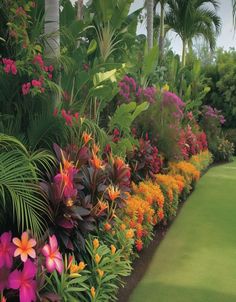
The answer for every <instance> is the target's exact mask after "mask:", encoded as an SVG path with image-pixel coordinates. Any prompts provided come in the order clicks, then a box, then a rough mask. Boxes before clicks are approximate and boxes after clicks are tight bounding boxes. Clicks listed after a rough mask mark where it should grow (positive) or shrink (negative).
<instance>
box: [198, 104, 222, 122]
mask: <svg viewBox="0 0 236 302" xmlns="http://www.w3.org/2000/svg"><path fill="white" fill-rule="evenodd" d="M203 113H204V115H205V117H206V118H214V119H216V120H218V121H219V122H220V124H221V125H223V124H224V123H225V122H226V120H225V118H224V116H223V114H221V110H218V109H216V108H213V107H211V106H207V105H205V106H203Z"/></svg>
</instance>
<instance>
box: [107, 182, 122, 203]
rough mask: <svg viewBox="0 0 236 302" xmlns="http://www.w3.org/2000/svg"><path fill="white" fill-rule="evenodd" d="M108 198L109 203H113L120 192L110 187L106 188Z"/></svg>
mask: <svg viewBox="0 0 236 302" xmlns="http://www.w3.org/2000/svg"><path fill="white" fill-rule="evenodd" d="M107 192H108V196H109V198H110V200H111V201H114V200H115V199H116V198H118V197H119V196H120V190H119V189H118V188H115V187H114V186H112V185H110V186H109V187H108V188H107Z"/></svg>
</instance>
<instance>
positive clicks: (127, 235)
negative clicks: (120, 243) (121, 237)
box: [125, 229, 134, 239]
mask: <svg viewBox="0 0 236 302" xmlns="http://www.w3.org/2000/svg"><path fill="white" fill-rule="evenodd" d="M125 237H126V238H127V239H132V238H133V237H134V231H133V230H132V229H129V230H128V231H127V232H126V235H125Z"/></svg>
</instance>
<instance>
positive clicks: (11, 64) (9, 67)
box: [2, 59, 17, 75]
mask: <svg viewBox="0 0 236 302" xmlns="http://www.w3.org/2000/svg"><path fill="white" fill-rule="evenodd" d="M2 62H3V64H4V65H5V67H4V71H5V72H6V73H10V72H11V73H12V74H13V75H16V74H17V68H16V62H15V61H13V60H11V59H2Z"/></svg>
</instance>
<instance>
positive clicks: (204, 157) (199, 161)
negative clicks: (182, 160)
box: [190, 150, 213, 171]
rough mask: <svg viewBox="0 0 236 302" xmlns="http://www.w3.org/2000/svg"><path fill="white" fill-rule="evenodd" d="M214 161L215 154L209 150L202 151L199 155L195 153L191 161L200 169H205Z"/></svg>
mask: <svg viewBox="0 0 236 302" xmlns="http://www.w3.org/2000/svg"><path fill="white" fill-rule="evenodd" d="M212 161H213V156H212V154H211V152H209V151H208V150H205V151H202V152H200V153H199V154H197V155H193V156H192V157H191V159H190V163H191V164H193V165H194V166H195V167H196V168H197V169H198V170H199V171H203V170H205V169H206V168H207V167H208V166H209V165H210V164H211V163H212Z"/></svg>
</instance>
